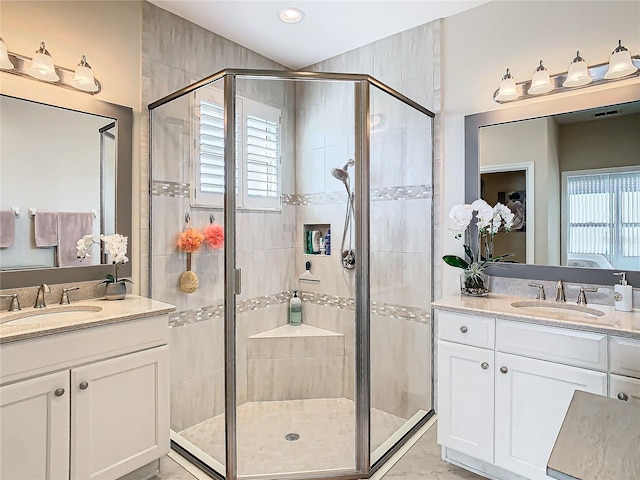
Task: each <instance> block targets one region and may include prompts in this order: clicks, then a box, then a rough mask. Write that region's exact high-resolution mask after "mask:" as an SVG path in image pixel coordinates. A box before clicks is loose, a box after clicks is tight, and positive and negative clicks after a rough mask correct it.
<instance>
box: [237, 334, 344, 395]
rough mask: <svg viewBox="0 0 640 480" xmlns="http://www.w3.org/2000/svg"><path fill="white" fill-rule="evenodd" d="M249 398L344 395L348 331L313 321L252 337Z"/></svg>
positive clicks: (249, 365) (248, 347) (248, 354)
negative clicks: (314, 324) (325, 326)
mask: <svg viewBox="0 0 640 480" xmlns="http://www.w3.org/2000/svg"><path fill="white" fill-rule="evenodd" d="M247 360H248V379H247V380H248V400H249V401H250V402H259V401H271V400H303V399H310V398H339V397H342V396H343V379H344V365H345V341H344V335H342V334H341V333H337V332H332V331H330V330H325V329H323V328H318V327H313V326H311V325H306V324H304V323H303V324H302V325H298V326H291V325H282V326H280V327H276V328H274V329H271V330H267V331H265V332H260V333H258V334H256V335H252V336H251V337H249V339H248V342H247Z"/></svg>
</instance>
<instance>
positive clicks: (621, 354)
mask: <svg viewBox="0 0 640 480" xmlns="http://www.w3.org/2000/svg"><path fill="white" fill-rule="evenodd" d="M611 373H619V374H621V375H629V376H632V377H637V378H640V340H634V339H631V338H622V337H611Z"/></svg>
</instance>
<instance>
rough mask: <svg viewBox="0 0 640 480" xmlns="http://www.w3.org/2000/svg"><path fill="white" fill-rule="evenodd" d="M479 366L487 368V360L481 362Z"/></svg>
mask: <svg viewBox="0 0 640 480" xmlns="http://www.w3.org/2000/svg"><path fill="white" fill-rule="evenodd" d="M480 366H481V367H482V369H483V370H486V369H487V368H489V364H488V363H487V362H482V363H481V364H480Z"/></svg>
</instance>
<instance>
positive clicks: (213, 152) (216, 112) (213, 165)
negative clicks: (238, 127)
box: [197, 101, 224, 195]
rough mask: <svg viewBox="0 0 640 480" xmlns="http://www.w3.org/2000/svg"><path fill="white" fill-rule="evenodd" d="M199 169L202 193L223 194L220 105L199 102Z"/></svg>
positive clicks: (222, 132) (221, 114)
mask: <svg viewBox="0 0 640 480" xmlns="http://www.w3.org/2000/svg"><path fill="white" fill-rule="evenodd" d="M199 142H200V148H199V151H200V156H199V159H200V169H199V172H198V178H197V181H198V184H199V189H200V191H201V192H202V193H212V194H219V195H223V194H224V109H223V108H222V105H216V104H215V103H210V102H205V101H202V102H200V135H199Z"/></svg>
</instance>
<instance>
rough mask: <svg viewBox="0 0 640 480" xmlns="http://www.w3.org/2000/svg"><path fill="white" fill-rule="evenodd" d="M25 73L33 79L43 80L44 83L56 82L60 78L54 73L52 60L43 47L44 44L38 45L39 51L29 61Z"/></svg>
mask: <svg viewBox="0 0 640 480" xmlns="http://www.w3.org/2000/svg"><path fill="white" fill-rule="evenodd" d="M27 73H28V74H29V75H31V76H32V77H33V78H37V79H38V80H43V81H45V82H57V81H58V80H60V77H59V76H58V74H57V73H56V68H55V67H54V65H53V59H52V58H51V55H49V52H47V49H46V48H45V46H44V42H42V43H41V44H40V49H39V50H38V51H36V53H35V55H34V56H33V60H32V61H31V65H30V66H29V68H27Z"/></svg>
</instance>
